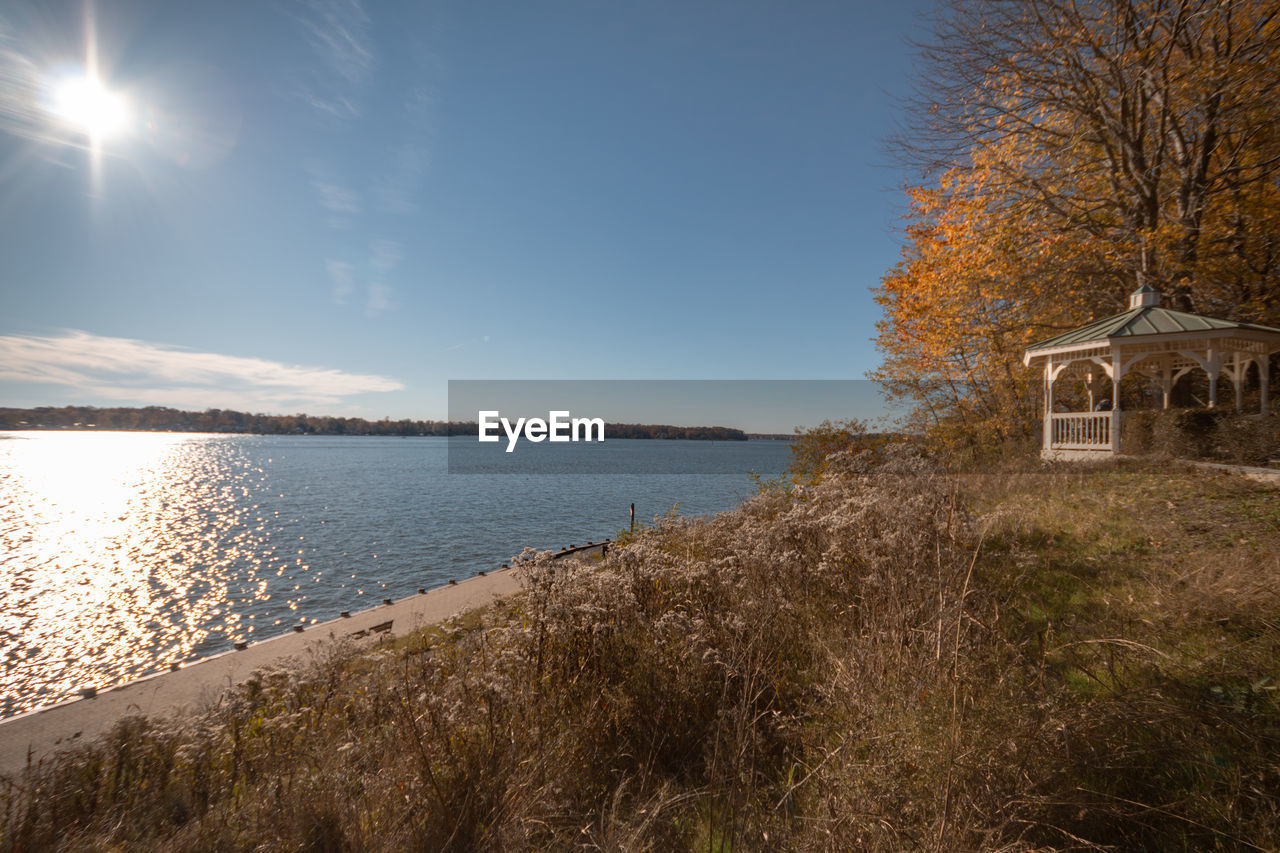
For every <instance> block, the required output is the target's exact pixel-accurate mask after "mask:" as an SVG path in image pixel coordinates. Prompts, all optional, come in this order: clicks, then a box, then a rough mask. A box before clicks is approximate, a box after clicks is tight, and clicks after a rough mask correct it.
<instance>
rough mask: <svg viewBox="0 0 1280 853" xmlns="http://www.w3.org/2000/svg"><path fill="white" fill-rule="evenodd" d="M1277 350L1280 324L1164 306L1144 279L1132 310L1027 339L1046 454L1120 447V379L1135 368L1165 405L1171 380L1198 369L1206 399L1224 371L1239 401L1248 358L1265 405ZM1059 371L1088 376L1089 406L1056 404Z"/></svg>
mask: <svg viewBox="0 0 1280 853" xmlns="http://www.w3.org/2000/svg"><path fill="white" fill-rule="evenodd" d="M1275 352H1280V329H1273V328H1270V327H1269V326H1259V325H1255V324H1253V323H1236V322H1232V321H1230V320H1219V319H1217V318H1214V317H1204V316H1202V315H1200V314H1189V313H1187V312H1185V311H1174V310H1172V309H1169V308H1164V307H1161V305H1160V294H1159V292H1157V291H1156V290H1155V289H1154V288H1152V287H1151V286H1150V285H1145V284H1144V285H1143V286H1142V287H1139V288H1138V289H1137V290H1135V291H1134V292H1133V293H1132V294H1130V296H1129V310H1128V311H1125V312H1124V313H1122V314H1116V315H1115V316H1112V317H1106V318H1104V319H1101V320H1095V321H1093V322H1092V323H1089V324H1087V325H1084V326H1081V327H1080V328H1078V329H1072V330H1071V331H1069V332H1063V333H1062V334H1060V335H1055V336H1054V337H1052V338H1049V339H1048V340H1046V341H1041V342H1039V343H1037V344H1033V345H1032V346H1029V347H1027V349H1026V352H1025V353H1024V354H1023V357H1022V361H1023V363H1024V364H1026V365H1028V366H1042V367H1043V369H1044V401H1045V406H1044V436H1043V442H1042V448H1041V455H1042V456H1045V457H1047V458H1054V459H1090V458H1101V457H1103V456H1109V455H1111V454H1114V453H1119V452H1120V430H1121V425H1122V423H1123V413H1122V412H1121V411H1120V380H1121V379H1123V378H1124V377H1125V376H1128V375H1129V374H1132V373H1136V374H1139V375H1142V376H1146V377H1148V378H1149V379H1151V380H1152V381H1153V382H1155V383H1157V384H1158V385H1159V387H1160V390H1161V391H1162V397H1163V405H1164V407H1165V408H1168V406H1169V395H1170V394H1171V393H1172V391H1173V386H1174V384H1175V383H1176V382H1177V381H1178V380H1179V379H1181V378H1182V377H1183V376H1185V375H1186V374H1188V373H1190V372H1191V371H1192V370H1196V369H1200V370H1203V371H1204V372H1205V373H1206V374H1207V375H1208V377H1209V406H1210V407H1211V408H1212V407H1214V406H1216V405H1217V404H1218V381H1219V377H1220V376H1223V375H1225V376H1226V377H1227V378H1228V379H1229V380H1230V381H1231V383H1232V385H1233V386H1234V388H1235V398H1236V399H1235V402H1236V408H1237V409H1239V408H1241V406H1242V404H1243V398H1244V385H1245V380H1246V378H1247V377H1248V372H1249V365H1250V364H1256V365H1257V367H1258V380H1259V391H1260V396H1261V410H1262V411H1263V412H1264V413H1265V412H1266V411H1267V405H1268V401H1267V396H1268V379H1269V376H1268V374H1269V372H1270V371H1269V359H1270V357H1271V354H1272V353H1275ZM1104 376H1105V377H1106V378H1107V379H1109V380H1111V398H1110V400H1106V399H1105V398H1104V399H1103V400H1101V401H1097V402H1095V396H1096V390H1097V388H1098V386H1099V385H1100V384H1101V380H1102V377H1104ZM1062 378H1070V379H1079V380H1083V381H1084V385H1085V389H1086V392H1087V396H1088V400H1089V411H1086V412H1059V411H1055V403H1054V396H1053V390H1054V383H1055V382H1057V380H1059V379H1062ZM1095 407H1096V408H1095ZM1096 409H1106V411H1097V410H1096Z"/></svg>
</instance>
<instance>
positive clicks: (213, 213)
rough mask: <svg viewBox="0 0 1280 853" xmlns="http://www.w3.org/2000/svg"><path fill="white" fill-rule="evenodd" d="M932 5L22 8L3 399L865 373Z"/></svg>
mask: <svg viewBox="0 0 1280 853" xmlns="http://www.w3.org/2000/svg"><path fill="white" fill-rule="evenodd" d="M930 7H931V3H929V2H925V0H910V1H909V2H895V3H878V2H877V3H872V2H847V0H846V1H845V2H789V3H788V2H719V3H707V2H688V0H684V2H645V3H620V2H612V3H610V2H598V0H595V2H586V1H585V0H584V1H583V2H527V3H514V2H505V3H496V2H468V3H463V2H431V0H425V2H405V3H400V2H392V0H388V2H378V3H375V2H372V0H365V2H358V0H333V1H332V2H320V0H313V2H307V0H298V2H246V3H239V2H220V3H202V4H191V3H173V2H142V1H141V0H137V1H136V2H135V0H113V2H110V3H105V2H103V3H99V4H98V5H97V6H96V7H94V6H92V5H90V6H86V5H85V4H83V3H81V2H74V3H62V2H51V0H39V2H29V3H28V2H22V0H19V2H17V3H14V2H10V3H7V4H6V5H5V6H4V8H3V10H0V83H3V95H0V405H18V406H29V405H63V404H71V403H75V404H92V405H147V404H160V405H173V406H178V407H183V408H206V407H221V408H239V409H249V410H253V411H266V412H298V411H307V412H311V413H313V414H319V413H325V414H352V415H361V416H365V417H372V418H378V417H382V416H384V415H386V416H391V417H397V418H398V417H415V418H442V417H444V416H445V415H446V394H447V385H446V383H447V380H449V379H481V378H500V379H632V378H643V379H778V378H800V379H856V378H860V377H861V376H863V374H864V373H865V372H866V371H867V370H869V369H871V368H872V367H874V366H875V365H876V363H877V355H876V352H875V350H874V347H873V345H872V343H871V340H870V339H871V337H872V336H873V335H874V323H875V321H876V319H877V318H878V316H879V312H878V309H877V307H876V306H875V305H874V303H873V301H872V299H871V295H870V292H869V288H871V287H872V286H874V285H875V284H876V282H877V281H878V279H879V277H880V275H881V274H882V273H883V272H884V271H885V270H886V269H887V268H888V267H890V266H891V265H892V264H893V263H895V262H896V260H897V258H898V254H899V247H900V244H901V235H900V233H899V231H898V229H899V225H900V219H899V216H900V213H901V211H902V198H901V194H900V192H899V188H900V187H901V185H902V184H903V182H904V181H906V180H908V179H909V178H910V176H909V175H906V174H904V173H902V172H900V171H898V170H896V169H894V168H892V167H891V166H890V165H889V163H888V157H887V155H886V154H885V153H884V146H883V139H884V137H885V135H886V134H887V133H888V132H890V131H891V130H892V128H893V126H894V123H895V121H897V119H898V115H897V106H896V102H895V100H894V99H895V96H901V95H903V94H905V93H906V92H907V89H908V86H909V78H910V74H911V69H912V62H913V52H912V49H911V48H910V47H909V45H908V44H907V39H908V38H909V37H912V36H914V37H917V38H919V37H923V36H924V35H925V32H924V31H923V29H922V27H923V26H924V20H923V18H922V15H924V14H925V13H927V12H928V10H929V8H930ZM91 48H96V66H97V69H98V73H97V76H98V78H99V80H100V84H101V87H102V88H103V89H105V90H107V91H109V92H110V93H112V96H113V97H118V99H119V100H118V101H115V102H113V103H114V104H115V105H116V106H115V107H114V108H116V109H118V112H119V115H118V116H117V118H118V119H119V121H118V122H116V124H117V125H118V127H117V129H116V130H115V131H113V132H110V133H108V132H106V131H102V132H101V133H100V134H98V135H97V136H94V137H91V136H90V135H88V133H87V132H86V130H85V125H84V124H83V121H82V119H81V117H80V116H78V115H74V114H72V113H71V112H70V111H69V109H70V108H67V107H65V103H66V100H65V97H66V96H65V92H66V91H67V89H66V88H65V87H66V86H67V85H68V81H72V80H75V79H77V78H78V77H81V76H82V75H83V69H84V68H85V67H86V66H93V65H94V61H93V59H92V57H93V55H94V54H93V51H92V50H91ZM113 115H115V114H113ZM78 122H79V123H78ZM661 419H662V418H661V413H660V412H655V415H654V420H661ZM745 426H748V428H749V427H750V425H745Z"/></svg>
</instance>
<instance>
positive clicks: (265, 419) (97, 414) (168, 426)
mask: <svg viewBox="0 0 1280 853" xmlns="http://www.w3.org/2000/svg"><path fill="white" fill-rule="evenodd" d="M20 430H29V431H38V432H160V433H213V434H225V435H316V436H344V435H352V436H452V435H464V436H465V435H475V434H476V424H475V423H474V422H471V421H418V420H410V419H407V418H406V419H400V420H394V421H393V420H391V419H390V418H383V419H382V420H379V421H370V420H365V419H364V418H341V417H333V416H328V415H307V414H297V415H263V414H253V413H248V412H238V411H233V410H229V409H208V410H205V411H203V412H194V411H183V410H180V409H170V408H166V407H161V406H147V407H143V408H133V407H114V408H96V407H94V406H64V407H61V408H55V407H51V406H41V407H37V408H34V409H19V408H4V407H0V431H20ZM605 435H606V437H608V438H614V439H622V438H631V439H655V440H685V441H748V440H757V441H789V440H791V439H792V438H794V436H792V435H787V434H784V433H747V432H744V431H743V430H740V429H737V428H736V427H724V426H674V425H671V424H622V423H606V424H605Z"/></svg>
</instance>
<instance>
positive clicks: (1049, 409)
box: [1044, 357, 1053, 453]
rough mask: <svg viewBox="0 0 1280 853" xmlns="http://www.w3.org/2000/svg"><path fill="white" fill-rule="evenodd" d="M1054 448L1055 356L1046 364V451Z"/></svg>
mask: <svg viewBox="0 0 1280 853" xmlns="http://www.w3.org/2000/svg"><path fill="white" fill-rule="evenodd" d="M1052 449H1053V358H1052V357H1050V358H1049V359H1048V360H1047V361H1046V363H1045V366H1044V452H1046V453H1048V452H1049V451H1050V450H1052Z"/></svg>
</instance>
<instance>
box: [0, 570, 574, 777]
mask: <svg viewBox="0 0 1280 853" xmlns="http://www.w3.org/2000/svg"><path fill="white" fill-rule="evenodd" d="M566 550H568V549H566ZM573 550H574V551H581V550H583V549H581V548H578V549H573ZM557 556H559V555H557ZM519 589H520V584H519V582H518V581H517V580H516V579H515V578H514V577H512V574H511V570H510V569H502V570H497V571H493V572H490V573H488V574H487V575H485V576H482V577H473V578H468V579H467V580H464V581H459V582H458V583H457V584H456V585H452V584H451V585H449V586H442V587H438V588H437V589H433V590H431V591H429V592H426V593H422V594H420V595H414V596H410V597H409V598H404V599H401V600H400V601H396V602H393V603H392V604H384V605H381V606H378V607H374V608H372V609H370V610H364V611H361V612H359V613H352V614H351V615H350V616H349V617H346V618H340V619H335V620H333V621H332V622H323V623H320V624H318V625H311V626H309V627H308V628H307V629H306V630H305V631H302V632H301V633H290V634H285V635H283V636H280V637H273V638H271V639H267V640H262V641H261V642H257V643H253V644H251V645H249V646H247V647H246V648H245V649H243V650H242V651H233V652H226V653H224V654H220V655H215V656H214V657H210V658H204V659H203V660H199V661H196V662H194V663H191V664H188V665H186V666H184V667H182V668H181V669H179V670H177V671H175V672H162V673H157V674H155V675H151V676H148V677H146V678H142V679H139V680H138V681H132V682H129V683H128V684H122V685H120V686H119V687H113V688H111V689H109V690H104V691H102V692H100V693H98V694H97V695H96V696H93V697H92V698H85V699H72V700H70V701H67V702H62V703H59V704H57V705H51V706H48V707H45V708H38V709H36V710H34V711H29V712H27V713H25V714H20V715H18V716H16V717H10V718H9V719H7V720H0V774H14V773H18V772H20V771H21V770H22V769H23V768H24V767H26V766H27V762H28V759H30V760H31V761H32V762H36V761H39V760H40V759H41V758H45V757H47V756H49V755H50V754H51V753H53V752H55V751H56V750H58V749H60V748H64V747H67V746H72V745H76V744H79V743H83V742H85V741H89V740H93V739H94V738H96V737H98V736H99V735H101V734H104V733H105V732H107V731H109V730H110V728H111V727H112V725H114V724H115V723H116V721H118V720H120V719H121V718H123V717H126V716H129V715H131V714H145V715H148V716H167V715H170V714H178V713H182V712H184V711H195V710H199V709H200V708H202V707H205V706H206V705H208V704H210V703H213V702H216V701H217V699H218V698H219V696H221V695H222V693H223V691H225V690H227V689H228V688H229V687H231V686H232V685H234V684H238V683H240V682H242V681H245V680H246V679H248V678H249V676H250V675H252V674H253V673H254V672H255V671H256V670H259V669H262V668H264V667H267V666H269V665H272V664H276V663H279V662H281V661H283V660H285V659H287V658H298V659H302V658H305V657H306V656H307V654H308V652H309V651H311V650H312V649H314V648H315V647H317V646H319V645H321V644H324V643H326V642H332V641H334V640H336V639H339V638H342V637H349V636H353V635H354V636H358V637H360V636H362V637H372V636H375V635H381V634H386V633H394V634H404V633H407V632H409V631H411V630H413V629H414V628H418V627H422V626H424V625H433V624H436V623H439V622H443V621H445V620H446V619H448V618H450V617H451V616H455V615H457V614H459V613H463V612H466V611H468V610H473V609H475V608H477V607H483V606H484V605H486V604H489V603H490V602H492V601H494V600H495V599H497V598H500V597H502V596H505V595H510V594H511V593H513V592H516V591H517V590H519Z"/></svg>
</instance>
